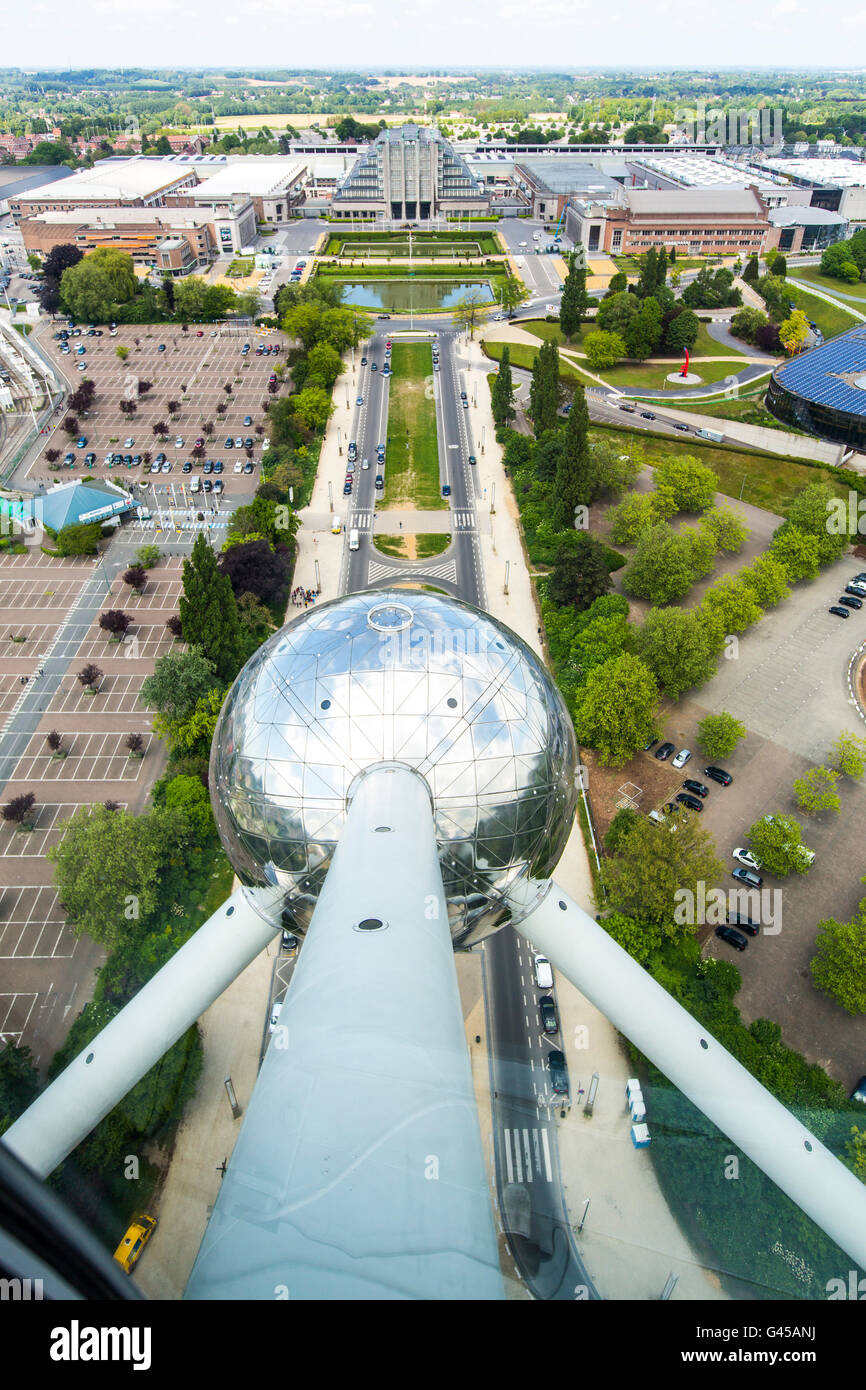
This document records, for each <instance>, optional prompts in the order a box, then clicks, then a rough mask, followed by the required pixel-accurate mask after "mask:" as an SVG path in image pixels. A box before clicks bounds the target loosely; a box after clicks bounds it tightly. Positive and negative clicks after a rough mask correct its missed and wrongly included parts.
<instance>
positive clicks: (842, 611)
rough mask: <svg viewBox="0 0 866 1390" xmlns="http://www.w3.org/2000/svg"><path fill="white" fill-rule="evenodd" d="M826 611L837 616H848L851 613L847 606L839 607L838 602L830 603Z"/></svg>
mask: <svg viewBox="0 0 866 1390" xmlns="http://www.w3.org/2000/svg"><path fill="white" fill-rule="evenodd" d="M828 612H830V613H835V615H836V617H837V618H850V617H851V614H850V613H849V612H848V609H847V608H840V607H839V605H838V603H834V604H831V606H830V608H829V610H828Z"/></svg>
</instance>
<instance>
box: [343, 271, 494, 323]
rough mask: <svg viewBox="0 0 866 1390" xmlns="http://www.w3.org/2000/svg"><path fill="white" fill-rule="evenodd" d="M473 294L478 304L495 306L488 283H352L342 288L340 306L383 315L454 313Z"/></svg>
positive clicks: (427, 281)
mask: <svg viewBox="0 0 866 1390" xmlns="http://www.w3.org/2000/svg"><path fill="white" fill-rule="evenodd" d="M470 293H472V294H474V295H475V296H477V299H478V302H479V304H494V303H495V302H496V301H495V298H494V294H493V290H492V289H491V287H490V284H489V282H488V281H487V280H441V279H436V280H423V279H421V277H420V276H419V277H416V278H414V279H412V280H353V281H351V282H349V281H347V282H346V283H345V284H344V285H343V303H344V304H354V305H356V306H357V307H358V308H359V309H381V310H383V311H384V312H385V313H386V314H408V313H409V312H410V311H412V312H414V313H416V314H419V313H420V314H423V313H425V312H427V313H430V312H431V310H434V309H453V307H454V305H455V304H457V302H458V301H459V300H461V299H462V298H463V296H464V295H467V294H470Z"/></svg>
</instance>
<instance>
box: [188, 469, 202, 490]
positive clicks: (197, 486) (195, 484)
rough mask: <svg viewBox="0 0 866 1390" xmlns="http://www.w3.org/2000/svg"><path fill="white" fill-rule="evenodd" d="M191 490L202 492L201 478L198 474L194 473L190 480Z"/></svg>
mask: <svg viewBox="0 0 866 1390" xmlns="http://www.w3.org/2000/svg"><path fill="white" fill-rule="evenodd" d="M189 490H190V492H201V478H200V477H199V476H198V474H197V473H194V474H193V476H192V477H191V478H190V480H189Z"/></svg>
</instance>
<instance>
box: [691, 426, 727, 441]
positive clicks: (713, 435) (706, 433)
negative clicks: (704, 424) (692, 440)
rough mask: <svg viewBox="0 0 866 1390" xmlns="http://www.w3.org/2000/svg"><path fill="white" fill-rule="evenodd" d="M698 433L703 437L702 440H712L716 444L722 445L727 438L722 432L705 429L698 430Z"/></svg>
mask: <svg viewBox="0 0 866 1390" xmlns="http://www.w3.org/2000/svg"><path fill="white" fill-rule="evenodd" d="M696 433H697V434H699V435H700V436H701V439H712V441H713V443H714V444H721V442H722V440H723V439H724V437H725V436H724V435H723V434H722V432H721V430H704V429H700V430H697V431H696Z"/></svg>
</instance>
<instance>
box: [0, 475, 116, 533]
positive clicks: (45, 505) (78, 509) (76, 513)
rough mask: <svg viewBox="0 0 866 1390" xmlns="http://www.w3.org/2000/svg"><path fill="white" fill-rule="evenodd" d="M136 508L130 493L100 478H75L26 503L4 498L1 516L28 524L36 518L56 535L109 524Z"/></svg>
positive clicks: (0, 506) (0, 500)
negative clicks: (90, 524) (84, 526)
mask: <svg viewBox="0 0 866 1390" xmlns="http://www.w3.org/2000/svg"><path fill="white" fill-rule="evenodd" d="M135 507H136V503H135V502H134V500H133V499H132V497H130V495H129V493H128V492H124V490H123V488H120V487H117V485H116V484H115V483H109V482H104V481H103V480H102V479H100V478H73V479H71V480H70V481H69V482H68V483H57V484H55V486H54V487H52V488H51V489H50V490H49V491H48V492H45V493H39V494H37V495H36V496H34V497H29V498H25V499H24V500H23V501H18V500H17V499H16V500H13V499H11V498H8V497H4V498H0V512H2V513H4V514H5V515H6V516H12V517H14V518H15V519H16V520H17V521H19V522H25V523H26V522H28V521H29V520H30V519H31V518H33V519H35V520H36V521H38V522H40V523H41V524H42V525H43V526H45V527H48V528H50V530H52V531H62V530H63V527H64V526H75V525H77V524H78V523H79V522H81V523H87V522H91V521H109V520H110V519H111V518H112V517H120V516H123V515H124V514H125V513H126V512H130V511H133V510H134V509H135Z"/></svg>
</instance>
